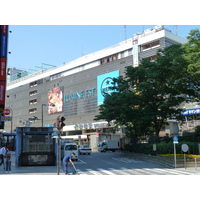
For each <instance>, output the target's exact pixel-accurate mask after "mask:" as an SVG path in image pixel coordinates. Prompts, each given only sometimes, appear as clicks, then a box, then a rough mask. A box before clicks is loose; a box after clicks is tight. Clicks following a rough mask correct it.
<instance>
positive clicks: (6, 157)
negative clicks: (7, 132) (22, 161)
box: [4, 148, 11, 173]
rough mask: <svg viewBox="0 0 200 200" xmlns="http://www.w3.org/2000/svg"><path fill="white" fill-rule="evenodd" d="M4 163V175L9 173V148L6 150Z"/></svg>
mask: <svg viewBox="0 0 200 200" xmlns="http://www.w3.org/2000/svg"><path fill="white" fill-rule="evenodd" d="M4 162H5V163H6V173H11V151H9V148H6V153H5V156H4Z"/></svg>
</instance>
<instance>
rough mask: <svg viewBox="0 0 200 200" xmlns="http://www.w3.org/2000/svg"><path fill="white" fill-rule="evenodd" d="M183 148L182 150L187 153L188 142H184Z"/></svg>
mask: <svg viewBox="0 0 200 200" xmlns="http://www.w3.org/2000/svg"><path fill="white" fill-rule="evenodd" d="M181 149H182V151H183V152H185V153H186V152H188V150H189V147H188V145H187V144H182V145H181Z"/></svg>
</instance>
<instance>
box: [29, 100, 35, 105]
mask: <svg viewBox="0 0 200 200" xmlns="http://www.w3.org/2000/svg"><path fill="white" fill-rule="evenodd" d="M36 103H37V99H33V100H30V101H29V105H32V104H36Z"/></svg>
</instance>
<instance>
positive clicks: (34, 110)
mask: <svg viewBox="0 0 200 200" xmlns="http://www.w3.org/2000/svg"><path fill="white" fill-rule="evenodd" d="M36 112H37V108H31V109H29V114H31V113H36Z"/></svg>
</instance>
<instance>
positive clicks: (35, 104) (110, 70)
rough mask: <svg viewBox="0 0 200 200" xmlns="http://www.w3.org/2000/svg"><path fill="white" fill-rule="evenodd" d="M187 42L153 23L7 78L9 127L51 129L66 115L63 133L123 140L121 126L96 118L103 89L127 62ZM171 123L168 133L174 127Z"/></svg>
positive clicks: (92, 142)
mask: <svg viewBox="0 0 200 200" xmlns="http://www.w3.org/2000/svg"><path fill="white" fill-rule="evenodd" d="M186 42H187V40H186V39H185V38H182V37H180V36H178V35H176V34H174V33H172V32H171V31H169V30H166V29H165V28H164V27H163V26H157V27H155V28H154V29H148V30H145V31H144V32H143V33H142V34H140V33H138V34H134V35H133V37H132V38H131V39H128V40H125V41H123V42H120V43H119V44H116V45H114V46H111V47H108V48H106V49H103V50H100V51H98V52H94V53H91V54H88V55H85V56H83V57H80V58H78V59H76V60H74V61H71V62H69V63H66V64H63V65H61V66H57V67H52V68H50V69H47V70H41V71H39V72H37V73H34V74H31V75H27V76H24V77H22V78H18V79H16V80H14V81H10V82H8V83H7V93H6V95H7V99H6V107H10V108H11V109H12V111H13V113H12V114H13V124H12V127H13V130H14V129H15V128H16V127H21V126H31V127H41V126H42V127H43V126H46V127H50V126H51V127H52V126H54V123H55V122H56V117H57V116H59V115H61V116H64V117H65V118H66V120H65V124H66V125H65V127H64V128H63V133H62V135H65V136H70V135H73V136H74V135H76V136H77V135H80V136H81V138H86V141H89V142H90V145H91V147H93V149H95V148H96V146H97V143H98V141H101V140H103V139H119V138H122V137H123V136H124V132H123V130H124V129H119V130H117V131H115V130H114V129H113V124H112V123H111V124H110V126H109V127H108V124H107V122H105V121H94V117H95V115H97V114H98V109H99V105H101V104H102V103H103V100H104V96H103V94H104V93H103V92H111V91H110V89H109V88H110V87H109V86H110V85H111V82H112V78H113V77H118V76H120V75H123V74H124V71H125V67H127V66H130V65H132V66H133V67H137V66H138V64H139V62H140V60H141V59H142V58H148V59H149V60H151V61H153V60H154V59H155V58H156V53H157V50H158V49H159V48H164V47H166V46H169V45H172V44H176V43H180V44H183V43H186ZM52 105H53V106H52ZM173 124H174V123H172V126H171V127H168V130H167V131H168V132H169V133H170V131H172V132H173V131H174V130H176V128H175V129H174V128H173V127H174V125H173ZM5 131H6V132H10V122H6V124H5ZM176 131H177V130H176ZM79 138H80V137H79Z"/></svg>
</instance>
